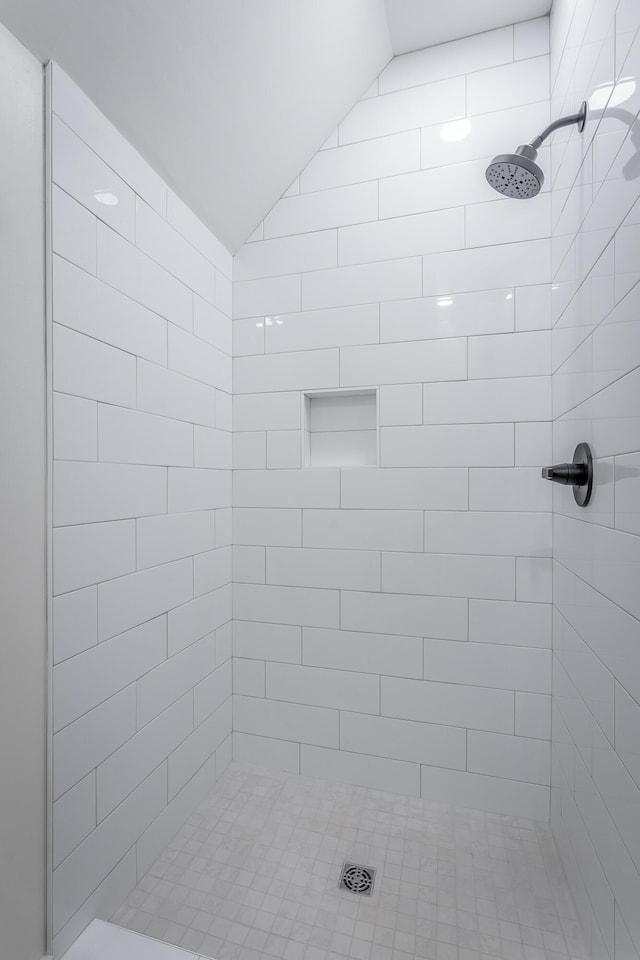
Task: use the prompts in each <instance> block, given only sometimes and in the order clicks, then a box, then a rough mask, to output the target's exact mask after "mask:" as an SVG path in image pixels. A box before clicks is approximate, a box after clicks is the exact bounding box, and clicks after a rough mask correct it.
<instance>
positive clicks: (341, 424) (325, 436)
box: [302, 390, 378, 467]
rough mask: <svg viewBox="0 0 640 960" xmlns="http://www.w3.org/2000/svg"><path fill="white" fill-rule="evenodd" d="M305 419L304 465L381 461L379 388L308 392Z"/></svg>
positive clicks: (357, 464)
mask: <svg viewBox="0 0 640 960" xmlns="http://www.w3.org/2000/svg"><path fill="white" fill-rule="evenodd" d="M303 420H304V422H303V425H302V442H303V451H302V463H303V465H304V466H305V467H375V466H377V465H378V392H377V390H329V391H322V392H318V393H305V395H304V403H303Z"/></svg>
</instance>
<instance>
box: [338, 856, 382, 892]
mask: <svg viewBox="0 0 640 960" xmlns="http://www.w3.org/2000/svg"><path fill="white" fill-rule="evenodd" d="M375 876H376V870H375V867H364V866H363V865H362V864H361V863H345V864H343V866H342V872H341V874H340V883H339V884H338V886H339V887H340V889H342V890H349V891H350V892H351V893H362V894H365V896H368V897H370V896H371V891H372V890H373V881H374V880H375Z"/></svg>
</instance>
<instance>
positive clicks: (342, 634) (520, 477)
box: [79, 19, 629, 819]
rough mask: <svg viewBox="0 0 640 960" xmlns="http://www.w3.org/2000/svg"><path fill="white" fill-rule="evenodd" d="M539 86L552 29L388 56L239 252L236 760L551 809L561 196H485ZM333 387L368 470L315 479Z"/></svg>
mask: <svg viewBox="0 0 640 960" xmlns="http://www.w3.org/2000/svg"><path fill="white" fill-rule="evenodd" d="M548 71H549V59H548V21H547V20H546V19H542V20H534V21H531V22H529V23H525V24H519V25H518V26H517V27H516V28H514V27H504V28H501V29H500V30H496V31H492V32H490V33H487V34H483V35H480V36H477V37H472V38H468V39H466V40H459V41H455V42H454V43H450V44H444V45H441V46H439V47H436V48H433V49H430V50H424V51H420V52H418V53H415V54H408V55H406V56H403V57H398V58H396V59H394V60H392V62H391V63H390V64H389V66H388V67H387V68H386V69H385V70H384V71H383V73H382V74H381V76H380V78H379V82H378V84H374V86H373V87H372V89H371V90H369V91H368V92H367V95H366V97H364V98H363V99H362V100H360V101H359V102H358V103H357V104H356V106H355V107H354V108H353V110H352V111H351V113H350V114H349V115H348V116H347V117H346V118H345V120H344V121H343V122H342V124H341V125H340V127H339V128H338V131H337V132H336V135H335V136H334V137H332V138H330V139H329V141H328V142H327V143H326V144H325V145H324V147H323V149H322V150H321V151H319V152H318V153H317V154H316V156H315V157H314V158H313V159H312V160H311V161H310V163H309V164H308V165H307V167H306V168H305V169H304V170H303V171H302V173H301V176H300V178H299V182H297V183H296V185H295V189H294V190H293V191H287V195H285V197H283V199H281V200H280V201H279V202H278V203H276V205H275V207H274V208H273V210H272V211H271V212H270V213H269V214H268V216H267V217H266V218H265V220H264V223H263V224H262V225H261V226H260V227H259V228H258V230H257V231H256V232H255V233H254V235H253V236H252V237H251V238H250V241H249V242H248V243H247V244H246V245H245V246H244V247H243V248H242V249H241V250H240V251H239V253H238V254H237V256H236V258H235V261H234V280H235V283H234V323H233V326H234V494H233V495H234V544H235V547H234V580H235V585H234V656H235V658H236V660H235V665H236V666H235V668H234V694H235V696H234V731H235V732H234V756H235V758H236V759H238V760H247V759H248V760H255V759H256V758H257V757H259V758H260V762H261V763H264V764H266V765H271V766H273V767H275V768H278V769H283V770H288V771H293V772H303V773H305V774H308V775H311V776H320V777H323V776H326V777H331V778H333V779H339V780H347V781H349V782H353V783H358V784H361V785H365V786H369V787H383V788H386V789H389V787H390V786H391V785H393V789H396V790H398V791H399V792H404V793H410V794H413V795H418V794H420V791H421V790H422V791H423V795H424V796H426V797H428V798H430V799H435V800H438V799H442V800H446V801H452V802H454V803H464V804H465V805H468V806H477V807H484V808H488V809H490V810H493V811H498V812H501V813H511V814H514V815H518V814H521V815H524V816H535V817H539V818H541V819H546V818H547V817H548V812H549V776H550V775H549V768H550V756H549V755H550V744H549V740H550V733H549V727H550V716H551V705H550V693H551V650H550V647H551V606H550V600H551V595H550V594H551V591H550V583H551V559H550V557H551V519H550V518H551V492H550V490H549V489H547V488H546V487H545V485H544V484H543V483H542V482H541V480H540V476H539V468H540V466H541V465H542V464H543V463H545V462H547V461H548V458H549V457H550V456H551V429H550V418H551V412H552V411H551V390H550V381H551V369H552V368H551V348H550V340H551V333H550V329H549V328H550V322H551V320H550V317H551V303H550V297H549V295H548V290H549V282H550V265H551V256H550V241H549V235H550V217H551V203H550V194H549V192H548V191H547V192H545V193H543V194H541V195H540V196H539V197H538V198H537V199H536V200H533V201H531V202H530V203H529V204H527V205H526V207H520V206H519V205H516V204H513V203H512V202H511V201H505V200H504V199H498V198H497V195H496V194H495V193H494V192H493V191H492V190H491V189H490V188H489V187H488V185H487V184H486V182H485V179H484V168H485V166H486V163H487V161H488V160H489V159H490V158H491V157H492V156H493V155H494V154H496V153H501V152H504V151H505V150H506V149H512V147H510V146H509V144H511V141H512V139H513V138H514V137H515V138H516V139H517V137H520V140H519V141H518V142H523V141H524V140H525V139H529V138H530V137H531V136H533V133H534V132H535V131H536V129H537V128H538V127H542V126H544V125H545V124H546V123H547V122H548V119H549V104H548V94H549V91H548ZM460 118H467V119H468V121H469V124H468V129H467V127H465V128H464V129H463V133H464V131H465V130H466V131H467V133H468V136H466V137H464V138H462V139H459V138H458V139H456V137H457V136H458V134H459V131H460V125H459V124H458V126H457V127H456V121H457V120H459V119H460ZM450 121H453V122H452V123H450ZM515 142H516V140H514V144H515ZM516 206H517V207H518V209H517V210H516ZM340 388H345V389H346V390H349V389H353V388H356V389H363V390H369V391H371V390H377V391H378V402H379V409H378V422H379V431H380V461H379V463H380V466H363V467H356V466H349V465H348V464H349V463H350V462H351V463H353V459H351V460H350V458H349V451H348V449H345V452H344V454H343V457H344V459H343V460H342V461H340V463H342V464H343V466H331V467H330V468H324V469H323V468H320V467H317V468H315V467H313V466H311V467H308V468H305V467H304V466H302V464H304V459H303V458H301V451H303V449H304V448H303V443H302V439H303V438H302V437H301V435H300V434H301V429H302V424H303V411H304V394H305V392H312V393H313V394H314V396H317V393H316V391H322V390H327V391H335V390H339V389H340ZM152 412H157V411H152ZM79 415H80V414H79ZM341 429H342V430H343V431H344V442H343V447H344V446H345V445H346V447H347V448H348V444H349V433H348V431H349V429H350V424H349V422H347V421H346V420H345V421H344V422H343V423H342V424H341ZM352 429H355V428H352ZM85 442H86V443H87V445H88V447H89V448H90V449H91V437H90V436H89V437H87V438H86V440H85ZM338 446H339V445H336V449H338ZM311 462H312V463H313V460H312V461H311ZM334 462H335V461H334ZM628 512H629V511H628V510H627V513H628ZM139 522H140V523H144V524H145V525H146V524H147V523H148V521H146V520H140V521H139ZM85 602H86V604H87V605H88V604H89V603H90V598H87V600H86V601H85Z"/></svg>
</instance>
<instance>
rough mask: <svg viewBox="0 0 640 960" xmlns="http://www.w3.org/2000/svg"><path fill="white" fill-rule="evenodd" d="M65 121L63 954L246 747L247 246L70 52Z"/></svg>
mask: <svg viewBox="0 0 640 960" xmlns="http://www.w3.org/2000/svg"><path fill="white" fill-rule="evenodd" d="M51 126H52V182H51V210H52V255H51V259H52V271H53V274H52V276H53V281H52V324H51V328H50V333H51V336H52V344H53V347H52V349H53V361H52V380H51V387H52V394H51V398H50V399H51V402H52V408H53V462H52V464H51V468H52V478H53V514H52V535H53V569H52V583H53V660H54V667H53V796H54V805H53V868H54V869H53V879H52V899H53V907H52V925H53V935H54V940H53V945H54V953H55V955H56V956H59V955H60V954H61V953H63V952H64V950H65V949H66V948H67V946H68V945H69V944H70V943H71V942H72V941H73V940H74V939H75V937H76V936H77V935H78V934H79V933H80V931H81V930H82V928H83V927H84V926H85V925H86V924H87V923H88V922H89V920H91V919H92V918H93V917H95V916H99V917H103V918H108V917H109V916H110V915H111V913H112V911H113V910H114V909H115V908H116V907H117V906H118V905H119V904H120V903H121V902H122V899H123V897H124V896H125V895H126V892H127V890H128V889H130V888H131V887H132V886H134V885H135V884H136V882H137V880H139V879H140V878H141V876H142V875H143V874H144V873H145V872H146V871H147V870H148V869H149V867H150V866H151V865H152V863H153V861H154V859H155V857H156V855H157V854H158V853H159V852H160V851H161V850H162V849H163V848H164V846H165V845H166V843H167V842H168V841H169V840H170V839H171V837H172V836H173V834H174V833H175V832H176V830H178V828H179V827H180V826H181V825H182V824H183V822H184V820H185V819H186V818H187V816H188V815H189V814H190V812H191V810H192V809H193V807H194V806H195V805H196V804H197V803H198V802H199V800H200V799H201V798H202V796H203V795H204V793H205V792H206V791H207V790H208V789H209V788H210V787H211V786H212V785H213V783H214V782H215V780H216V777H217V776H219V775H220V773H221V772H222V771H223V770H224V768H225V766H226V764H227V763H228V761H229V759H230V755H231V737H230V734H231V624H230V619H231V584H230V580H231V509H230V508H231V470H230V468H231V432H230V431H231V320H230V314H231V280H230V275H231V257H230V255H229V254H228V253H227V251H226V250H225V249H224V247H223V246H222V245H221V244H220V243H219V242H218V241H217V240H216V238H215V237H214V236H213V235H212V234H211V233H210V232H209V231H208V230H207V229H206V228H205V227H204V226H203V225H202V224H201V223H200V222H199V221H198V220H197V219H196V218H195V217H194V216H193V214H192V213H191V212H190V211H189V210H188V209H187V208H186V207H185V206H184V204H183V203H182V202H181V201H180V200H178V198H177V197H176V196H175V195H174V194H173V193H172V192H171V191H170V190H168V189H167V187H166V185H165V184H164V182H163V181H162V180H161V179H160V177H159V176H158V175H157V174H156V173H154V171H153V170H152V169H151V168H150V167H149V166H148V165H147V164H146V162H145V161H143V159H142V158H141V157H140V156H139V154H137V153H136V152H135V151H134V150H133V148H132V147H131V146H130V145H129V144H128V143H127V142H126V141H125V140H124V139H123V137H122V136H120V134H118V133H117V132H116V131H115V129H114V128H113V127H112V126H111V125H110V124H109V123H108V121H107V120H106V119H105V118H104V117H103V116H102V114H100V113H99V112H98V110H97V109H96V107H94V105H93V104H92V103H91V102H90V101H89V100H88V99H87V98H86V96H85V95H84V94H83V93H82V92H81V91H80V90H79V89H78V88H77V87H76V86H75V85H74V84H73V83H72V82H71V81H70V80H69V79H68V78H67V77H66V75H65V74H64V73H63V72H62V71H61V70H60V69H59V68H58V67H55V66H54V67H53V72H52V116H51ZM115 200H117V203H115V202H114V201H115Z"/></svg>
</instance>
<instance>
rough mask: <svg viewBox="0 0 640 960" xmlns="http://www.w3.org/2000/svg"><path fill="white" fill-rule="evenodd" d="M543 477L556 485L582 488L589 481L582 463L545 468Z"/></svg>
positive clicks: (561, 464)
mask: <svg viewBox="0 0 640 960" xmlns="http://www.w3.org/2000/svg"><path fill="white" fill-rule="evenodd" d="M542 476H543V477H544V479H545V480H553V482H554V483H570V484H571V485H572V486H574V485H575V484H577V486H579V487H581V486H582V485H583V483H584V482H585V481H586V479H587V471H586V469H585V467H584V464H582V463H556V464H554V466H553V467H543V469H542Z"/></svg>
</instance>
